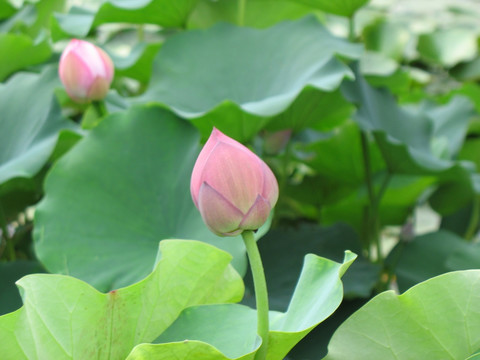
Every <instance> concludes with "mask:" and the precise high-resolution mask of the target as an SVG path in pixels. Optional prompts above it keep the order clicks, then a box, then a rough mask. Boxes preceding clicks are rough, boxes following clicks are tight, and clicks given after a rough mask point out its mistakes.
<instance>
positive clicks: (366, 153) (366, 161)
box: [360, 130, 375, 205]
mask: <svg viewBox="0 0 480 360" xmlns="http://www.w3.org/2000/svg"><path fill="white" fill-rule="evenodd" d="M360 139H361V142H362V156H363V166H364V170H365V184H366V186H367V192H368V199H369V200H370V204H372V205H373V204H374V203H375V194H374V193H373V181H372V166H371V164H370V148H369V146H368V139H367V134H366V133H365V131H363V130H360Z"/></svg>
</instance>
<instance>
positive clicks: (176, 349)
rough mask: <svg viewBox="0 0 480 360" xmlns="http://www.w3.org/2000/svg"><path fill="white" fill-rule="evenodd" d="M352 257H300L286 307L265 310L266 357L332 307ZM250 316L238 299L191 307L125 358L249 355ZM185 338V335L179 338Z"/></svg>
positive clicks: (252, 340) (272, 357) (253, 341)
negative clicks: (267, 314) (338, 259)
mask: <svg viewBox="0 0 480 360" xmlns="http://www.w3.org/2000/svg"><path fill="white" fill-rule="evenodd" d="M355 257H356V256H355V255H354V254H352V253H350V252H347V253H345V259H344V261H343V263H342V264H340V263H335V262H333V261H330V260H327V259H324V258H320V257H318V256H315V255H313V254H309V255H307V256H306V257H305V263H304V265H303V269H302V273H301V274H300V278H299V280H298V284H297V286H296V288H295V292H294V293H293V296H292V299H291V301H290V305H289V307H288V310H287V311H286V312H285V313H279V312H271V313H270V328H271V330H270V336H269V347H268V353H267V359H269V360H281V359H283V358H284V357H285V355H286V354H287V353H288V351H289V350H290V349H291V348H292V347H293V346H294V345H295V344H296V343H298V342H299V341H300V340H301V339H302V338H303V337H304V336H305V335H306V334H308V332H310V331H311V330H312V329H313V328H314V327H315V326H316V325H317V324H318V323H319V322H321V321H323V320H325V319H326V318H327V317H328V316H329V315H330V314H331V313H332V312H333V311H335V309H336V308H337V307H338V305H339V304H340V302H341V298H342V293H343V291H342V290H343V289H342V285H341V282H340V279H339V278H340V277H341V276H342V275H343V274H344V273H345V271H346V270H347V269H348V267H349V266H350V265H351V263H352V262H353V261H354V259H355ZM255 319H256V314H255V311H254V310H252V309H250V308H247V307H244V306H241V305H234V304H232V305H210V306H198V307H191V308H188V309H186V310H185V311H184V312H183V313H182V314H181V315H180V316H179V318H178V319H177V321H176V322H175V323H174V324H173V325H172V326H171V327H170V328H169V329H168V330H167V331H166V332H165V333H163V334H162V335H161V336H160V337H159V338H158V339H157V340H156V341H155V342H158V343H159V345H139V346H137V347H136V348H135V349H134V350H133V351H132V353H131V354H130V355H129V357H128V358H127V359H129V360H134V359H146V358H152V357H155V358H156V359H170V358H171V357H172V356H176V357H177V358H178V359H189V358H191V357H192V356H195V358H201V357H202V356H207V354H208V357H206V358H208V359H211V360H217V359H218V360H223V359H232V358H234V359H252V358H253V354H254V353H255V351H256V350H257V348H258V345H259V343H258V341H259V339H258V337H257V336H256V329H255V325H254V324H255ZM252 325H253V326H252ZM184 339H188V340H187V341H185V342H182V340H184ZM192 340H193V341H192ZM197 341H201V342H197ZM207 344H208V345H207Z"/></svg>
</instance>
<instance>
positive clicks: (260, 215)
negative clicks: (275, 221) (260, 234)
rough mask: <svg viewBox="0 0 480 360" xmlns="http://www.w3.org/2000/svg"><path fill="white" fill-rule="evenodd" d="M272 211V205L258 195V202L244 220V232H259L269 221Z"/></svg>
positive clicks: (242, 227)
mask: <svg viewBox="0 0 480 360" xmlns="http://www.w3.org/2000/svg"><path fill="white" fill-rule="evenodd" d="M270 209H271V208H270V203H269V202H268V201H267V200H266V199H264V198H263V197H262V196H260V195H258V196H257V200H255V203H254V204H253V206H252V207H251V208H250V210H248V212H247V214H246V215H245V217H244V218H243V219H242V222H241V223H240V228H241V229H243V230H257V229H258V228H259V227H260V226H262V225H263V224H265V221H267V219H268V214H269V213H270Z"/></svg>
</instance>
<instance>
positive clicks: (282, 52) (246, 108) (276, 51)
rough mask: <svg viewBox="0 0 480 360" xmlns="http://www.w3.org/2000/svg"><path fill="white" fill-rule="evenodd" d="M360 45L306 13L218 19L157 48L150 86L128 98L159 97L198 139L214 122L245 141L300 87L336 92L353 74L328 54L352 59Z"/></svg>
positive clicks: (151, 99)
mask: <svg viewBox="0 0 480 360" xmlns="http://www.w3.org/2000/svg"><path fill="white" fill-rule="evenodd" d="M213 49H214V50H213ZM360 49H361V48H360V46H359V45H355V44H351V43H348V42H347V41H345V40H343V39H339V38H335V37H333V36H332V35H331V34H330V33H329V32H328V31H327V30H326V29H325V28H324V27H323V26H322V25H320V24H319V23H318V22H317V21H316V20H315V19H314V18H313V17H307V18H305V19H302V20H299V21H288V22H283V23H280V24H278V25H276V26H274V27H271V28H268V29H264V30H258V29H250V28H240V27H236V26H233V25H230V24H218V25H216V26H214V27H213V28H211V29H208V30H204V31H199V30H195V31H188V32H185V33H181V34H177V35H175V36H172V37H170V38H169V39H168V40H167V41H166V42H165V44H164V45H163V46H162V49H161V51H160V53H159V55H158V56H157V58H156V60H155V62H154V65H153V66H154V68H153V75H152V79H151V82H150V87H149V88H148V89H147V91H146V93H145V94H144V95H143V96H141V97H139V98H137V99H135V102H156V103H162V104H164V105H166V106H168V107H169V108H170V109H172V110H173V111H174V112H176V113H177V114H179V115H180V116H182V117H186V118H189V119H196V120H195V124H196V126H197V127H199V128H200V130H201V132H202V135H203V136H204V137H205V136H206V135H207V134H209V133H210V131H211V127H212V125H215V126H216V127H217V128H219V129H220V130H224V131H225V132H226V133H227V134H228V135H229V136H232V137H234V138H236V139H237V140H240V141H245V140H248V139H251V138H252V137H253V136H254V135H255V134H256V133H257V132H258V130H259V129H261V127H262V126H264V125H265V124H266V122H267V119H266V118H268V117H270V116H274V115H277V114H279V113H281V112H283V111H284V110H285V109H287V108H288V107H289V106H290V104H292V102H293V101H294V100H295V99H296V98H297V96H298V95H299V94H300V93H301V92H302V90H303V89H304V88H305V87H307V86H311V87H314V88H316V89H319V90H322V91H327V92H330V91H333V90H335V89H336V88H337V87H338V86H339V84H340V82H341V81H342V79H343V78H345V77H351V76H352V73H351V71H350V69H349V68H348V67H346V65H344V64H343V63H342V62H340V61H339V60H337V59H336V58H335V55H336V54H338V55H342V56H345V57H349V58H355V57H358V56H359V55H360ZM225 107H226V109H225ZM225 114H227V115H226V116H224V115H225ZM245 114H246V115H245ZM260 117H261V118H265V119H264V120H263V125H262V121H258V118H260ZM223 118H226V119H225V120H222V119H223ZM212 119H213V120H212ZM212 123H213V124H212ZM232 124H235V126H234V128H232V126H231V125H232Z"/></svg>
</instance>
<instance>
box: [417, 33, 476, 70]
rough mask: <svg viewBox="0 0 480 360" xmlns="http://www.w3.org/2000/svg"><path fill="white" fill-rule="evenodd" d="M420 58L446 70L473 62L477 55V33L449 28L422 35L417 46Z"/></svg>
mask: <svg viewBox="0 0 480 360" xmlns="http://www.w3.org/2000/svg"><path fill="white" fill-rule="evenodd" d="M417 49H418V52H419V53H420V56H421V57H423V58H424V59H425V60H427V61H430V62H432V63H434V64H439V65H442V66H445V67H447V68H449V67H452V66H454V65H456V64H458V63H459V62H463V61H469V60H473V58H474V57H475V55H476V54H477V50H478V45H477V33H476V32H475V31H474V30H471V29H463V28H450V29H443V30H436V31H434V32H432V33H430V34H423V35H421V36H420V37H419V38H418V45H417Z"/></svg>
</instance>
